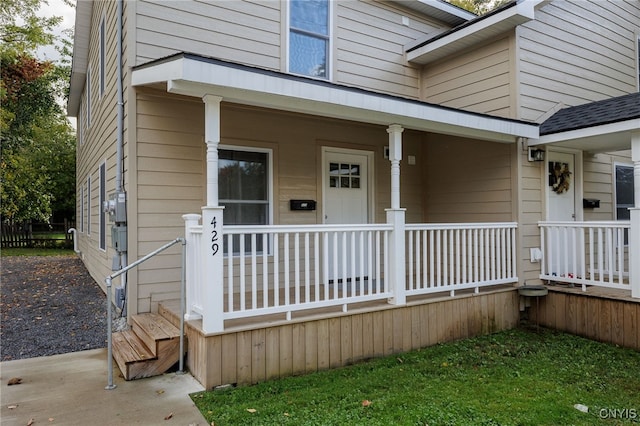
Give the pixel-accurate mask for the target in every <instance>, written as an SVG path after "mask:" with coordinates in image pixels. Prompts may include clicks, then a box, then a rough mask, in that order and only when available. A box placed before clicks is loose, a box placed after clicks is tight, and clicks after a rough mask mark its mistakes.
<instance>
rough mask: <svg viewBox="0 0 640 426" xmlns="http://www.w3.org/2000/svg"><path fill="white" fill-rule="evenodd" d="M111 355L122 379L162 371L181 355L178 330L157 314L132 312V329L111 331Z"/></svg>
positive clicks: (156, 373) (130, 378) (149, 375)
mask: <svg viewBox="0 0 640 426" xmlns="http://www.w3.org/2000/svg"><path fill="white" fill-rule="evenodd" d="M185 347H186V345H185ZM113 358H114V359H115V360H116V363H117V364H118V367H119V368H120V371H121V372H122V375H123V376H124V378H125V380H133V379H140V378H143V377H151V376H156V375H159V374H163V373H165V372H166V371H167V370H168V369H169V368H171V366H173V365H174V364H175V363H176V362H178V360H179V358H180V330H179V329H178V328H177V327H175V326H174V325H172V324H171V323H170V322H169V321H167V320H166V319H165V318H163V317H162V316H160V315H157V314H140V315H134V316H133V317H132V325H131V330H126V331H121V332H117V333H113Z"/></svg>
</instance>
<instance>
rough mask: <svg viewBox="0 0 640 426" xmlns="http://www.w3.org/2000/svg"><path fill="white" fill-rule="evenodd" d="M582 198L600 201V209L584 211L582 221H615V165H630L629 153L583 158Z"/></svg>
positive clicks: (622, 152)
mask: <svg viewBox="0 0 640 426" xmlns="http://www.w3.org/2000/svg"><path fill="white" fill-rule="evenodd" d="M585 157H586V158H585V160H584V172H583V179H584V198H595V199H597V200H600V207H599V208H596V209H584V220H615V219H616V214H615V175H614V173H615V169H614V168H615V164H616V163H623V164H632V162H631V154H630V152H629V151H621V152H619V153H616V155H610V154H596V155H594V156H585Z"/></svg>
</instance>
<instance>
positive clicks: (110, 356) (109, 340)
mask: <svg viewBox="0 0 640 426" xmlns="http://www.w3.org/2000/svg"><path fill="white" fill-rule="evenodd" d="M178 243H182V274H181V281H182V282H181V285H180V287H181V288H180V366H179V368H178V370H179V371H178V373H183V372H184V371H183V370H184V306H185V300H184V285H185V263H186V262H185V260H186V259H185V256H186V252H185V249H184V246H185V245H186V244H187V241H186V240H185V239H184V238H182V237H178V238H176V239H175V240H173V241H170V242H168V243H167V244H165V245H163V246H162V247H160V248H158V249H156V250H154V251H152V252H151V253H149V254H147V255H146V256H144V257H141V258H140V259H138V260H136V261H135V262H133V263H131V264H130V265H127V266H126V267H125V268H122V269H120V270H118V271H116V272H114V273H113V274H111V275H109V276H108V277H107V278H105V283H106V284H107V372H108V373H107V386H106V387H105V389H107V390H111V389H115V388H116V385H115V384H114V383H113V341H112V339H113V337H112V335H111V322H112V317H111V281H112V280H113V279H114V278H116V277H119V276H120V275H122V274H124V273H125V272H127V271H129V270H130V269H133V268H135V267H136V266H138V265H140V264H141V263H143V262H145V261H147V260H149V259H151V258H152V257H153V256H155V255H157V254H158V253H161V252H163V251H165V250H166V249H168V248H170V247H172V246H174V245H175V244H178Z"/></svg>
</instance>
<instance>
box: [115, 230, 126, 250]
mask: <svg viewBox="0 0 640 426" xmlns="http://www.w3.org/2000/svg"><path fill="white" fill-rule="evenodd" d="M111 244H112V245H113V248H114V249H115V250H116V251H117V252H125V251H127V227H126V226H112V227H111Z"/></svg>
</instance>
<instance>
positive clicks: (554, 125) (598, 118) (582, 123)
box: [540, 92, 640, 136]
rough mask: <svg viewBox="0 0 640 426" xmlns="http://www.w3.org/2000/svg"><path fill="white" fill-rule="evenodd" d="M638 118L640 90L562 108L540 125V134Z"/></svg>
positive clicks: (639, 114)
mask: <svg viewBox="0 0 640 426" xmlns="http://www.w3.org/2000/svg"><path fill="white" fill-rule="evenodd" d="M635 118H640V92H637V93H631V94H628V95H624V96H618V97H615V98H609V99H605V100H603V101H598V102H591V103H587V104H583V105H578V106H574V107H569V108H564V109H561V110H560V111H558V112H556V113H555V114H553V115H552V116H551V117H550V118H549V119H547V120H546V121H545V122H544V123H542V124H541V125H540V135H541V136H542V135H549V134H552V133H560V132H568V131H571V130H578V129H584V128H587V127H594V126H601V125H604V124H611V123H617V122H620V121H626V120H632V119H635Z"/></svg>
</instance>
